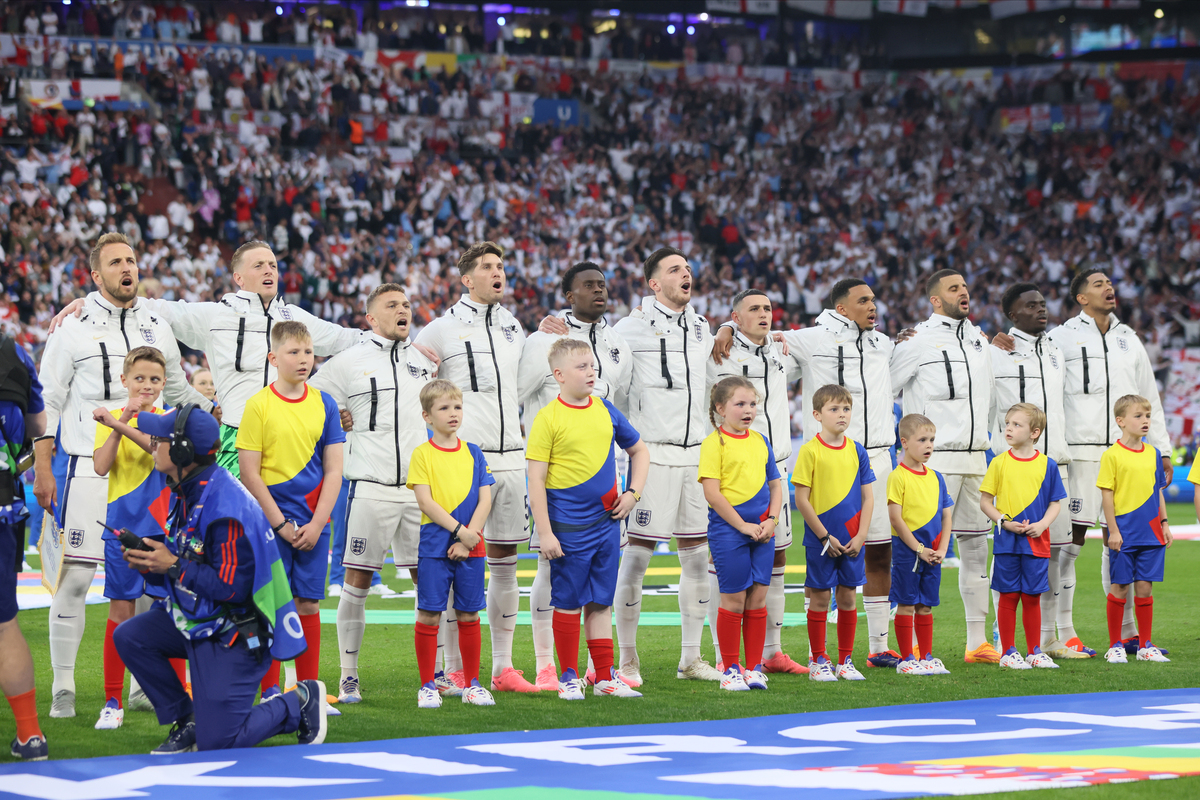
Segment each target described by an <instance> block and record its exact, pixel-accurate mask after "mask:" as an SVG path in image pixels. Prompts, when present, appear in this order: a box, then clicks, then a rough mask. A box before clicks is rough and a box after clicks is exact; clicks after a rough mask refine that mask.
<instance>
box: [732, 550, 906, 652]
mask: <svg viewBox="0 0 1200 800" xmlns="http://www.w3.org/2000/svg"><path fill="white" fill-rule="evenodd" d="M783 570H784V568H783V567H773V568H772V569H771V585H770V586H768V587H767V638H766V641H765V642H764V643H763V661H769V660H770V659H772V658H774V657H775V655H776V654H777V653H782V652H783V645H782V635H783V610H784V605H785V602H786V600H787V596H786V595H784V593H783ZM709 605H712V604H711V603H710V604H709ZM885 621H886V617H885Z"/></svg>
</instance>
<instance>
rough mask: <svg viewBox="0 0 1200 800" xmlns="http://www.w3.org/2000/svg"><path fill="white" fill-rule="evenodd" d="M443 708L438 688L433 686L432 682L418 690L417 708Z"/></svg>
mask: <svg viewBox="0 0 1200 800" xmlns="http://www.w3.org/2000/svg"><path fill="white" fill-rule="evenodd" d="M441 707H442V696H441V695H440V694H438V690H437V687H436V686H434V685H433V681H430V682H429V683H427V684H425V685H424V686H422V687H421V688H420V689H418V690H417V708H441Z"/></svg>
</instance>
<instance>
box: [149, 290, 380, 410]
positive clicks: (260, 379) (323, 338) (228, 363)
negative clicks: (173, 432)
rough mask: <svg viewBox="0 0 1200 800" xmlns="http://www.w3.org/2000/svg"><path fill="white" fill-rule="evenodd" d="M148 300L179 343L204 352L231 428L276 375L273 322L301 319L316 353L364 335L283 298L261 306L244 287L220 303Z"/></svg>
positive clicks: (336, 350) (340, 348) (355, 341)
mask: <svg viewBox="0 0 1200 800" xmlns="http://www.w3.org/2000/svg"><path fill="white" fill-rule="evenodd" d="M148 302H149V304H150V306H151V308H152V309H153V310H154V311H155V312H156V313H159V314H162V315H163V316H164V317H166V319H167V321H168V322H170V323H171V328H172V329H173V330H174V331H175V336H176V338H178V339H179V341H181V342H183V343H184V344H186V345H187V346H188V347H191V348H193V349H195V350H203V351H204V354H205V356H207V357H208V363H209V366H211V367H212V373H213V383H214V384H215V386H216V389H217V402H218V403H220V404H221V422H222V423H223V424H225V425H228V426H230V427H232V428H236V427H237V426H238V425H240V424H241V422H242V414H243V413H244V412H245V410H246V401H247V400H249V399H250V398H251V397H253V396H254V395H255V394H256V393H258V392H260V391H262V389H263V387H264V386H267V385H268V384H269V383H271V381H273V380H275V378H276V376H277V373H276V371H275V368H274V367H272V366H271V365H270V363H269V362H268V361H267V352H268V351H270V349H271V326H272V325H273V324H274V323H276V322H283V321H284V320H295V321H297V322H303V323H304V324H305V326H306V327H307V328H308V332H309V333H310V334H311V335H312V340H313V352H315V353H316V354H317V355H319V356H331V355H333V354H334V353H340V352H341V351H343V350H345V349H346V348H348V347H352V346H353V345H355V344H358V342H360V341H362V338H363V336H364V333H363V332H362V331H360V330H356V329H354V328H343V327H342V326H341V325H336V324H334V323H332V322H327V321H326V320H323V319H320V318H318V317H314V316H313V315H312V314H310V313H308V312H307V311H305V310H304V309H302V308H300V307H299V306H294V305H291V304H289V303H284V302H283V298H282V297H278V296H277V297H275V298H273V299H272V300H271V303H270V305H267V306H264V305H263V302H262V299H261V298H260V297H259V296H258V294H257V293H255V292H250V291H246V290H245V289H243V290H241V291H238V292H230V293H229V294H226V295H225V296H224V297H222V298H221V302H219V303H188V302H186V301H184V300H177V301H174V302H169V301H165V300H150V301H148Z"/></svg>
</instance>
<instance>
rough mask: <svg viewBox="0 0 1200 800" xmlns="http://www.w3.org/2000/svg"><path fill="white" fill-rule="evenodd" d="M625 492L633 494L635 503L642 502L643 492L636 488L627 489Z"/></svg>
mask: <svg viewBox="0 0 1200 800" xmlns="http://www.w3.org/2000/svg"><path fill="white" fill-rule="evenodd" d="M625 493H626V494H631V495H633V502H635V503H640V502H642V493H641V492H639V491H637V490H636V489H626V490H625Z"/></svg>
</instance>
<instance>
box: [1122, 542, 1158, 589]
mask: <svg viewBox="0 0 1200 800" xmlns="http://www.w3.org/2000/svg"><path fill="white" fill-rule="evenodd" d="M1166 562H1167V547H1166V545H1162V544H1157V545H1155V544H1151V545H1142V546H1136V545H1135V546H1133V547H1129V546H1125V547H1122V548H1121V549H1120V550H1118V551H1116V552H1113V551H1112V550H1109V551H1108V575H1109V578H1110V579H1111V580H1112V582H1113V583H1115V584H1117V585H1119V586H1127V585H1128V584H1131V583H1133V582H1134V581H1150V582H1151V583H1162V581H1163V573H1164V571H1165V567H1166Z"/></svg>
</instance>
